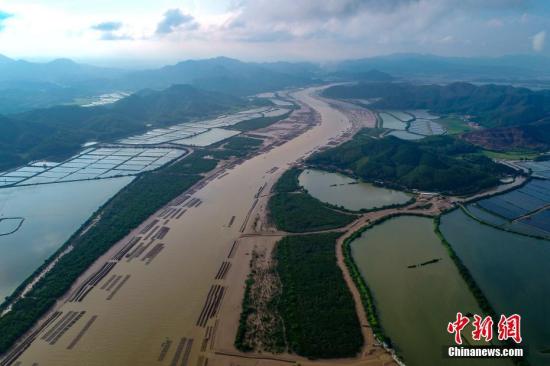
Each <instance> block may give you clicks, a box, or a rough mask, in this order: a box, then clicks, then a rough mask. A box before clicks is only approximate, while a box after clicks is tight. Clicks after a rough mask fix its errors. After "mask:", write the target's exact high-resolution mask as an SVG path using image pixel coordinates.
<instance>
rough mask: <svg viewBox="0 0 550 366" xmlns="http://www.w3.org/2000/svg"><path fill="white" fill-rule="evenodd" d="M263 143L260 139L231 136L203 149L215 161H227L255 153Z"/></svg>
mask: <svg viewBox="0 0 550 366" xmlns="http://www.w3.org/2000/svg"><path fill="white" fill-rule="evenodd" d="M262 143H263V140H262V139H257V138H252V137H245V136H233V137H230V138H228V139H227V140H225V141H223V142H220V143H218V144H216V145H214V146H212V147H209V148H207V149H205V151H209V153H210V155H212V156H214V157H215V158H216V159H229V158H230V157H233V156H234V157H238V158H242V157H245V156H247V155H248V154H249V153H251V152H252V151H255V150H256V149H257V148H258V147H260V146H261V145H262Z"/></svg>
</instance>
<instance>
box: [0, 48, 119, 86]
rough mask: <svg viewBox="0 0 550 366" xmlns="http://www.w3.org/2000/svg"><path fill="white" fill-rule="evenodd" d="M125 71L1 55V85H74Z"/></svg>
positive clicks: (58, 60) (70, 62) (65, 61)
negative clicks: (18, 83) (37, 83)
mask: <svg viewBox="0 0 550 366" xmlns="http://www.w3.org/2000/svg"><path fill="white" fill-rule="evenodd" d="M123 73H124V71H123V70H118V69H111V68H103V67H96V66H90V65H85V64H79V63H76V62H74V61H72V60H69V59H57V60H53V61H50V62H46V63H37V62H28V61H23V60H12V59H10V58H8V57H6V56H1V55H0V85H1V84H2V83H5V82H15V81H17V82H45V83H54V84H60V85H74V84H75V83H77V82H83V81H87V80H96V79H109V78H113V77H117V76H120V75H122V74H123Z"/></svg>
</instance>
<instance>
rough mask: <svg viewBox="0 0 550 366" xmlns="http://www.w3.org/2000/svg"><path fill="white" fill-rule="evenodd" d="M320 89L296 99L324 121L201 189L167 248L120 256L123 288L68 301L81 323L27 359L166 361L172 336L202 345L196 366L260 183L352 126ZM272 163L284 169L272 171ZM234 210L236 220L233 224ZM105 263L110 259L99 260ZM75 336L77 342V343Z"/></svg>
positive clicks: (39, 345)
mask: <svg viewBox="0 0 550 366" xmlns="http://www.w3.org/2000/svg"><path fill="white" fill-rule="evenodd" d="M317 90H318V89H313V88H312V89H306V90H301V91H298V92H296V93H294V94H293V97H294V98H295V99H297V100H298V101H300V102H302V103H304V104H307V105H309V106H310V107H312V108H314V109H315V110H316V111H317V112H319V113H320V115H321V118H322V120H321V123H320V124H319V125H316V126H315V127H313V128H312V129H310V130H309V131H307V132H305V133H304V134H302V135H300V136H298V137H296V138H294V139H293V140H291V141H289V142H287V143H285V144H283V145H281V146H279V147H277V148H275V149H273V150H271V151H269V152H266V153H264V154H261V155H258V156H256V157H254V158H252V159H250V160H248V161H246V162H244V163H243V164H241V165H238V166H236V167H235V168H234V169H232V170H230V171H229V174H227V175H224V176H223V177H222V178H221V179H215V180H213V181H211V182H210V183H208V185H206V186H205V187H203V188H202V189H200V190H199V191H198V192H196V193H195V194H194V195H193V197H196V198H199V199H200V200H202V203H201V204H200V206H197V207H194V208H192V209H189V210H188V211H187V212H186V213H185V214H184V215H183V216H182V217H181V219H178V220H170V223H169V224H167V227H169V228H170V231H169V232H168V233H167V235H166V236H165V237H164V238H163V239H162V240H160V241H157V242H162V243H163V244H164V249H163V250H162V252H160V253H159V254H158V256H157V257H156V258H155V260H154V261H152V262H151V263H150V264H148V265H146V264H145V263H144V262H143V261H142V260H141V259H139V258H138V259H134V260H132V261H130V262H128V261H127V260H121V261H120V262H117V264H116V265H115V267H114V268H113V269H112V270H111V272H110V273H109V275H108V276H107V277H106V278H108V277H110V276H112V275H117V276H122V277H121V278H123V279H127V280H126V281H125V282H123V281H124V280H123V279H122V280H120V281H119V283H118V284H117V285H116V286H114V287H115V288H116V287H118V286H120V288H119V290H118V291H117V292H116V293H115V295H114V296H112V297H111V298H110V300H107V297H108V295H109V292H107V290H106V289H103V290H102V289H101V288H100V286H97V287H95V288H94V289H93V290H92V291H91V292H90V293H89V294H88V295H87V296H86V297H85V299H84V300H83V301H82V302H65V303H63V304H62V305H61V306H60V308H59V311H63V312H64V314H66V313H67V312H68V311H74V312H79V313H81V312H85V313H81V314H82V315H81V317H80V318H79V319H80V320H78V322H77V323H76V324H75V326H70V327H68V328H67V330H66V332H65V333H63V335H62V336H61V337H60V338H59V340H58V341H57V342H55V343H54V344H53V345H52V344H51V342H50V343H48V342H46V341H45V340H43V339H41V338H40V336H39V337H38V339H37V340H36V341H35V342H33V343H32V345H31V346H30V347H29V349H27V350H26V351H25V352H24V353H23V355H22V356H21V357H20V358H19V361H20V362H21V364H22V365H32V364H33V363H34V362H37V363H39V364H40V366H48V365H52V366H62V365H71V366H72V365H102V366H103V365H151V364H161V363H159V362H158V359H159V357H160V356H159V353H161V349H162V345H163V342H165V341H166V340H167V339H170V340H171V341H172V342H173V344H172V345H171V349H170V354H172V353H173V352H174V349H176V348H177V346H178V342H179V340H180V339H181V338H184V337H185V338H186V339H191V338H193V339H195V344H196V346H194V347H193V348H192V349H191V352H190V354H189V355H187V356H188V357H189V358H188V364H189V365H195V364H196V363H197V362H196V361H197V357H198V351H197V349H198V348H199V345H198V343H200V342H199V341H200V337H201V332H202V331H203V330H202V329H201V328H198V327H197V326H196V323H197V318H198V317H199V314H200V313H201V309H202V307H203V305H204V301H205V298H206V297H207V295H208V292H209V289H210V286H211V285H212V283H213V278H214V276H215V275H216V272H217V271H218V269H219V268H220V265H221V264H222V262H223V261H224V258H225V257H226V256H227V253H228V251H229V250H230V249H231V246H232V243H233V242H234V241H235V240H236V239H237V238H238V237H239V236H240V235H241V232H240V227H241V225H242V223H243V221H244V220H245V217H246V216H247V213H248V212H249V210H250V209H251V207H252V205H253V202H254V200H255V197H254V196H255V194H256V193H257V192H258V189H259V187H261V186H262V185H263V184H264V183H266V182H269V183H271V182H273V181H274V180H275V179H276V178H277V177H278V176H279V175H280V174H281V173H282V171H283V170H284V169H286V167H287V166H288V164H291V163H293V162H295V161H296V160H298V159H300V158H302V157H304V156H306V155H307V154H308V153H310V152H311V151H312V150H313V149H315V148H317V147H319V146H323V145H325V144H327V143H328V142H329V140H330V139H332V138H334V137H338V136H341V135H342V134H343V133H344V132H346V131H347V130H348V129H349V128H350V127H351V124H350V122H349V121H348V119H347V118H346V117H345V116H344V115H343V114H342V113H340V112H339V111H337V110H335V109H333V108H331V107H329V105H328V104H327V103H325V102H324V101H322V100H321V99H319V98H317V97H315V96H313V93H315V92H316V91H317ZM274 167H279V169H278V170H277V171H275V172H273V173H267V172H268V171H270V170H272V168H274ZM232 216H235V219H234V222H235V223H234V224H233V225H231V226H230V227H229V226H228V222H230V221H232V219H231V218H232ZM103 263H105V258H103V260H102V261H101V263H100V264H99V266H101V265H103ZM89 273H91V272H89ZM128 276H129V277H128ZM105 281H106V279H105ZM120 283H123V285H120ZM101 284H103V282H100V285H101ZM241 285H242V284H239V286H241ZM111 293H112V292H111ZM94 316H96V318H93V317H94ZM92 318H93V319H95V320H94V321H92V320H91V319H92ZM87 322H91V323H90V326H89V328H88V329H87V330H86V331H85V333H83V334H82V336H81V337H79V333H80V332H81V331H82V329H83V326H84V325H85V324H87ZM67 324H68V323H67ZM69 325H70V324H69ZM75 339H78V341H77V343H76V344H75V345H73V346H72V347H71V343H72V342H74V340H75ZM176 352H177V350H176ZM181 352H183V353H185V352H186V351H184V350H182V351H181ZM170 360H171V357H167V358H166V359H165V360H164V361H163V362H162V364H166V365H168V364H170ZM178 364H179V363H178Z"/></svg>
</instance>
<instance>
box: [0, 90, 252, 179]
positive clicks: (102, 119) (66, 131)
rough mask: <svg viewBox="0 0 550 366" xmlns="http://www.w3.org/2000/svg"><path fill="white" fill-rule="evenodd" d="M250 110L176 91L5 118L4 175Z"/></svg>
mask: <svg viewBox="0 0 550 366" xmlns="http://www.w3.org/2000/svg"><path fill="white" fill-rule="evenodd" d="M249 105H250V102H247V101H245V100H243V99H240V98H236V97H232V96H227V95H223V94H219V93H214V92H206V91H202V90H198V89H195V88H193V87H191V86H189V85H174V86H172V87H170V88H168V89H166V90H163V91H152V90H143V91H141V92H138V93H136V94H133V95H131V96H129V97H127V98H124V99H121V100H119V101H118V102H116V103H113V104H111V105H106V106H98V107H90V108H83V107H79V106H57V107H52V108H47V109H37V110H33V111H30V112H26V113H22V114H18V115H12V116H10V117H9V118H8V117H1V116H0V170H4V169H8V168H12V167H14V166H17V165H20V164H23V163H26V162H28V161H31V160H39V159H50V160H56V161H57V160H61V159H65V158H67V157H69V156H70V155H72V154H74V153H75V152H77V151H78V150H80V149H81V146H82V144H83V143H85V142H88V141H111V140H115V139H118V138H122V137H125V136H128V135H131V134H138V133H142V132H145V131H146V130H148V129H150V128H151V127H163V126H168V125H171V124H175V123H182V122H186V121H193V120H197V119H199V118H206V117H209V116H215V115H219V114H221V113H228V112H232V111H234V110H236V109H240V108H243V107H246V106H249Z"/></svg>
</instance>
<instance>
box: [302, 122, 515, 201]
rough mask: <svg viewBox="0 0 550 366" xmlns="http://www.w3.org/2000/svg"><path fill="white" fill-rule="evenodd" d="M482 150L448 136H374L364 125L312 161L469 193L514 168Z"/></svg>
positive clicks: (372, 177) (389, 180) (412, 185)
mask: <svg viewBox="0 0 550 366" xmlns="http://www.w3.org/2000/svg"><path fill="white" fill-rule="evenodd" d="M478 152H479V149H478V148H476V147H475V146H473V145H470V144H469V143H467V142H464V141H461V140H457V139H454V138H452V137H449V136H434V137H429V138H425V139H423V140H421V141H406V140H400V139H398V138H395V137H392V136H389V137H386V138H383V139H374V138H371V137H369V136H368V134H367V133H366V131H365V130H363V131H362V132H360V133H358V134H357V135H356V136H355V137H354V138H353V139H352V140H351V141H349V142H346V143H344V144H342V145H340V146H338V147H335V148H332V149H329V150H326V151H324V152H321V153H318V154H315V155H313V156H312V157H311V158H310V159H308V161H307V162H308V163H309V164H311V165H314V166H318V167H321V168H325V169H337V170H347V171H352V172H353V173H354V174H355V175H357V176H358V177H360V178H362V179H363V180H366V181H383V182H384V183H386V184H388V185H390V186H396V187H404V188H408V189H420V190H426V191H438V192H445V193H451V194H459V195H462V194H470V193H474V192H477V191H480V190H482V189H486V188H489V187H492V186H495V185H497V184H498V183H499V178H500V177H501V176H503V175H505V174H513V171H512V170H511V169H510V168H508V167H506V166H504V165H500V164H496V163H494V162H493V161H492V160H490V159H489V158H486V157H484V156H482V155H481V154H479V153H478Z"/></svg>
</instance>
